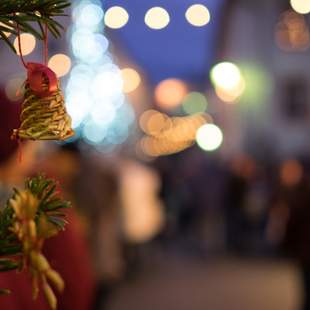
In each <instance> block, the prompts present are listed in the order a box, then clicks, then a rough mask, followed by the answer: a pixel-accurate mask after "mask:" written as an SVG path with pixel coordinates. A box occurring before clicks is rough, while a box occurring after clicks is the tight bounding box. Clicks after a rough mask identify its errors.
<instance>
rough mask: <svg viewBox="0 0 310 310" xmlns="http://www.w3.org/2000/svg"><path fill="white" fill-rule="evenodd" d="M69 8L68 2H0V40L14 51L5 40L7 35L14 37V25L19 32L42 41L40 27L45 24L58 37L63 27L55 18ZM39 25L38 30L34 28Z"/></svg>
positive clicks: (18, 0) (53, 0)
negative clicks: (26, 33)
mask: <svg viewBox="0 0 310 310" xmlns="http://www.w3.org/2000/svg"><path fill="white" fill-rule="evenodd" d="M68 6H70V2H69V1H68V0H1V1H0V39H2V40H3V41H4V42H5V43H7V44H8V45H9V46H10V47H11V48H12V49H13V50H14V51H15V48H14V47H13V45H12V44H11V42H10V41H9V40H8V39H7V34H6V33H10V34H15V35H16V24H18V26H19V28H20V31H22V32H28V33H31V34H33V35H34V36H35V37H36V38H38V39H40V40H43V39H44V30H43V27H41V25H42V24H43V23H44V24H47V27H48V29H49V31H50V32H51V33H52V34H53V36H55V37H56V38H57V37H60V36H61V30H63V26H62V25H61V24H60V23H58V22H57V21H56V20H55V17H57V16H65V8H67V7H68ZM36 24H39V29H37V28H36V27H35V25H36Z"/></svg>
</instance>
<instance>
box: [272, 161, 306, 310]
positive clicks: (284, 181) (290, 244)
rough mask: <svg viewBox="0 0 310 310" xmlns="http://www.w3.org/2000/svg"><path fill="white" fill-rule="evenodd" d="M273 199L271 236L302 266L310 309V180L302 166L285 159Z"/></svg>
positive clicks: (303, 280)
mask: <svg viewBox="0 0 310 310" xmlns="http://www.w3.org/2000/svg"><path fill="white" fill-rule="evenodd" d="M279 179H280V181H279V186H278V189H277V190H276V193H275V197H274V199H273V207H272V209H271V215H270V223H269V227H268V233H269V239H270V240H272V241H274V242H275V241H278V243H280V244H281V246H282V249H283V250H284V252H285V254H286V255H288V256H289V257H290V258H292V259H294V260H295V261H296V262H297V263H298V264H299V266H300V270H301V275H302V284H303V290H304V291H303V293H304V302H303V306H302V308H301V309H302V310H309V309H310V225H309V219H310V183H309V181H308V180H307V178H306V172H305V171H304V167H303V165H302V164H301V163H300V162H299V161H297V160H287V161H284V162H283V163H282V165H281V167H280V178H279Z"/></svg>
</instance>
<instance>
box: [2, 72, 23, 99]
mask: <svg viewBox="0 0 310 310" xmlns="http://www.w3.org/2000/svg"><path fill="white" fill-rule="evenodd" d="M24 82H25V77H22V76H19V77H14V78H12V79H10V80H8V81H7V82H6V84H5V88H4V90H5V94H6V96H7V98H8V99H9V100H11V101H18V100H21V99H22V97H23V91H22V87H23V84H24Z"/></svg>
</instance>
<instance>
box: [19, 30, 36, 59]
mask: <svg viewBox="0 0 310 310" xmlns="http://www.w3.org/2000/svg"><path fill="white" fill-rule="evenodd" d="M20 42H21V50H22V54H23V55H24V56H26V55H29V54H30V53H32V52H33V50H34V49H35V47H36V39H35V37H34V36H33V35H32V34H30V33H22V34H21V35H20ZM14 47H15V49H16V52H17V55H20V52H19V48H18V38H17V37H16V38H15V40H14Z"/></svg>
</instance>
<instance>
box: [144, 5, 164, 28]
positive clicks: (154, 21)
mask: <svg viewBox="0 0 310 310" xmlns="http://www.w3.org/2000/svg"><path fill="white" fill-rule="evenodd" d="M144 21H145V23H146V24H147V25H148V26H149V27H150V28H152V29H155V30H159V29H163V28H165V27H167V26H168V24H169V22H170V16H169V13H168V12H167V11H166V10H165V9H164V8H161V7H153V8H151V9H149V10H148V11H147V12H146V14H145V18H144Z"/></svg>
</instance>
